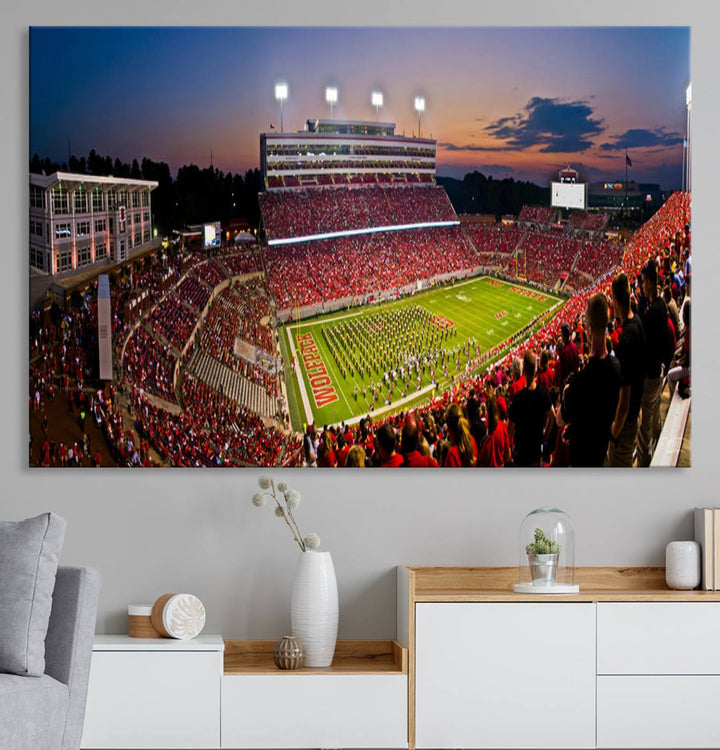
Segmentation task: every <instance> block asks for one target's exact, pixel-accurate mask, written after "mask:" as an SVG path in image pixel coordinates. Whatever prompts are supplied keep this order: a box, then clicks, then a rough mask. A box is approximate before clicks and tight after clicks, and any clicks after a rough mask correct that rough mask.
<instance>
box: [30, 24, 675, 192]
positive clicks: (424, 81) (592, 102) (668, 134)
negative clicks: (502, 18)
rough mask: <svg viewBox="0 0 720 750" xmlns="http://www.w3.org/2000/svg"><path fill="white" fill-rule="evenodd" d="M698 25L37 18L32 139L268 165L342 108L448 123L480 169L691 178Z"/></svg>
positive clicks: (439, 130)
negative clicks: (306, 127) (694, 30)
mask: <svg viewBox="0 0 720 750" xmlns="http://www.w3.org/2000/svg"><path fill="white" fill-rule="evenodd" d="M689 68H690V32H689V29H688V28H684V27H683V28H678V27H653V28H638V27H631V28H623V27H616V28H600V27H584V28H571V27H567V28H541V27H532V28H523V27H516V28H515V27H513V28H508V27H505V28H483V27H471V28H458V27H453V28H419V27H415V28H355V27H342V28H321V29H313V28H262V27H254V28H224V27H193V28H137V27H133V28H118V27H109V28H42V27H33V28H31V33H30V153H31V154H32V153H34V152H38V153H39V154H40V155H42V156H45V155H47V156H50V157H51V158H54V159H58V160H62V159H66V158H67V147H68V146H67V143H68V138H69V139H70V143H71V147H72V151H73V152H74V153H75V154H77V155H86V154H87V153H88V151H89V150H90V149H91V148H94V149H95V150H96V151H98V152H99V153H101V154H103V155H111V156H113V157H114V156H119V157H120V158H122V159H123V160H131V159H133V158H138V159H141V158H142V157H143V156H149V157H151V158H153V159H155V160H162V161H167V162H168V163H169V164H170V166H171V168H172V169H173V171H175V170H176V169H177V168H178V167H179V166H181V165H182V164H186V163H190V162H194V163H197V164H200V165H206V164H208V163H209V160H210V150H211V149H212V151H213V161H214V164H215V166H217V167H219V168H220V169H223V170H225V171H238V170H245V169H248V168H251V167H255V166H258V161H259V158H258V135H259V133H260V132H261V131H265V130H268V129H269V128H270V124H271V123H272V124H274V125H275V127H276V128H277V127H279V120H280V115H279V109H278V105H277V103H276V102H275V100H274V84H275V82H276V81H278V80H280V79H283V80H285V81H287V83H288V85H289V89H290V91H289V97H288V101H287V102H286V104H285V109H284V123H285V128H286V130H291V129H293V128H298V129H299V128H301V127H302V126H303V124H304V122H305V120H306V119H307V118H309V117H317V116H327V115H328V114H329V109H328V106H327V104H326V103H325V101H324V90H325V87H326V86H327V85H329V84H333V85H336V86H337V87H338V89H339V101H338V104H337V106H336V107H335V110H334V114H335V116H336V117H340V118H347V119H374V118H375V110H374V108H373V107H372V106H371V104H370V93H371V91H372V90H373V89H376V88H379V89H380V90H381V91H383V93H384V98H385V103H384V106H383V108H382V110H381V111H380V117H381V119H383V120H389V121H392V122H396V123H397V130H398V132H401V133H402V132H406V133H408V134H410V133H413V132H415V131H417V126H418V120H417V114H416V113H415V112H414V110H413V98H414V97H415V96H416V95H417V94H422V95H423V96H425V99H426V103H427V104H426V107H427V108H426V112H425V113H424V114H423V117H422V122H421V129H422V133H423V135H428V136H429V135H432V137H434V138H436V139H437V140H438V173H439V174H446V175H452V176H458V177H460V176H462V175H463V174H465V172H467V171H469V170H471V169H478V170H480V171H482V172H484V173H486V174H488V173H490V174H493V175H494V176H496V177H504V176H506V175H509V176H512V177H516V178H521V179H531V180H533V181H536V182H539V183H541V184H545V183H547V181H548V180H549V178H550V177H551V176H554V174H555V173H556V172H557V169H558V168H559V167H560V166H563V165H565V164H566V163H568V162H570V163H571V164H573V165H574V166H576V167H577V168H579V169H580V171H581V174H583V176H584V177H585V178H586V179H589V180H601V179H617V178H618V177H621V176H624V169H625V167H624V163H625V161H624V154H625V147H627V148H628V152H629V154H630V156H631V159H632V161H633V168H632V169H631V170H630V174H629V177H630V178H631V179H636V180H639V181H642V182H660V183H661V185H662V186H663V187H666V188H671V187H679V185H680V179H681V164H682V155H683V146H682V141H683V138H684V136H685V121H686V110H685V88H686V86H687V84H688V82H689V80H690V69H689Z"/></svg>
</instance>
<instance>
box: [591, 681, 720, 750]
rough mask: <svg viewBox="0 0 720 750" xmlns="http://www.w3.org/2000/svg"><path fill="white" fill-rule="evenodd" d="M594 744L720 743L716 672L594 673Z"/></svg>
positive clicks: (664, 745)
mask: <svg viewBox="0 0 720 750" xmlns="http://www.w3.org/2000/svg"><path fill="white" fill-rule="evenodd" d="M597 746H598V748H717V747H720V677H712V676H709V675H702V676H699V677H693V676H681V675H654V676H640V675H638V676H621V677H613V676H607V677H598V684H597Z"/></svg>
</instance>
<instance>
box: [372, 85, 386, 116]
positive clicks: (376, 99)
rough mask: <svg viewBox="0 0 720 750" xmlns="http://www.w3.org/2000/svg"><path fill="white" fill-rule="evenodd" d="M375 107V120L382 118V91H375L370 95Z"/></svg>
mask: <svg viewBox="0 0 720 750" xmlns="http://www.w3.org/2000/svg"><path fill="white" fill-rule="evenodd" d="M370 101H371V102H372V105H373V107H375V120H376V121H377V120H379V119H380V107H382V105H383V95H382V92H380V91H373V92H372V96H371V97H370Z"/></svg>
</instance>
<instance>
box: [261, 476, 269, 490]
mask: <svg viewBox="0 0 720 750" xmlns="http://www.w3.org/2000/svg"><path fill="white" fill-rule="evenodd" d="M258 485H259V486H260V489H261V490H269V489H270V487H271V486H272V479H270V477H269V476H267V474H263V475H262V476H261V477H260V479H259V480H258Z"/></svg>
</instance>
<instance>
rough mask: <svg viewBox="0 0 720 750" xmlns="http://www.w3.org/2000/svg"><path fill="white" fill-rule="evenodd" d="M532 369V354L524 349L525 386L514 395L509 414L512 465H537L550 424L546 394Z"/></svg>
mask: <svg viewBox="0 0 720 750" xmlns="http://www.w3.org/2000/svg"><path fill="white" fill-rule="evenodd" d="M536 368H537V358H536V357H535V354H533V352H531V351H527V352H525V357H524V359H523V375H524V377H525V387H524V388H523V389H522V390H521V391H518V392H517V393H516V394H515V398H514V399H513V402H512V404H511V405H510V414H509V417H510V425H509V427H510V430H509V432H510V438H511V440H513V442H514V446H515V449H514V456H515V458H514V463H513V465H514V466H540V462H541V460H542V444H543V438H544V437H545V435H546V434H547V433H548V432H549V430H550V427H551V426H552V411H551V404H550V396H549V395H548V392H547V391H546V390H545V389H544V388H543V387H542V386H541V385H538V382H537V378H536V377H535V371H536Z"/></svg>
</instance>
